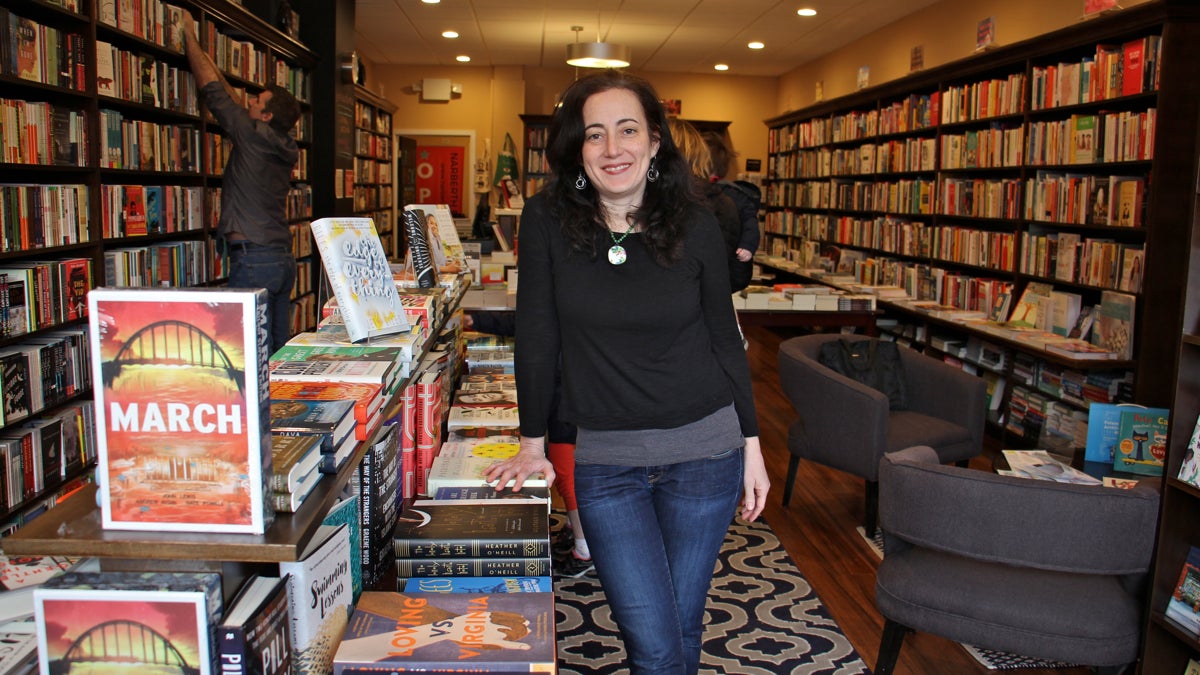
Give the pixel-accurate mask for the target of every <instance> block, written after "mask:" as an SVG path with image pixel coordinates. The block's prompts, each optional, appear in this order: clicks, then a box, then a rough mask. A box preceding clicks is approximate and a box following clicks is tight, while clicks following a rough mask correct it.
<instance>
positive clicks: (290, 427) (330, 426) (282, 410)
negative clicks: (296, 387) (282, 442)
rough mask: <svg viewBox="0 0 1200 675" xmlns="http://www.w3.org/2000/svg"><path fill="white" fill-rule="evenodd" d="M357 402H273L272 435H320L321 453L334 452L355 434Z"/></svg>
mask: <svg viewBox="0 0 1200 675" xmlns="http://www.w3.org/2000/svg"><path fill="white" fill-rule="evenodd" d="M353 409H354V401H350V400H342V399H336V400H313V399H285V398H276V399H271V433H273V434H276V435H285V436H299V435H312V434H316V435H318V436H320V437H321V452H333V451H334V450H335V449H336V448H337V446H338V444H339V443H341V441H342V440H343V439H345V438H346V436H348V435H349V434H350V433H351V432H353V431H354V415H353V413H352V411H353Z"/></svg>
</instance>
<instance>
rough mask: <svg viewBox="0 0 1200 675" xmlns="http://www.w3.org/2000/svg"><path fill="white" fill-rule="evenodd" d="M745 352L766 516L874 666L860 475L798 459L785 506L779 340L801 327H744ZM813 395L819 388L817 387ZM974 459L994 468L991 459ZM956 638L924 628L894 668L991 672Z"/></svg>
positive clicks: (922, 672) (878, 622)
mask: <svg viewBox="0 0 1200 675" xmlns="http://www.w3.org/2000/svg"><path fill="white" fill-rule="evenodd" d="M745 332H746V338H747V339H748V340H749V341H750V348H749V350H748V351H747V356H748V357H749V359H750V368H751V371H752V372H753V376H754V397H755V402H756V404H757V406H758V420H759V425H760V434H761V437H760V439H761V443H762V447H763V453H764V456H765V458H766V464H767V471H768V472H769V474H770V477H771V495H770V497H769V498H768V503H767V508H766V510H765V511H764V513H763V517H764V518H765V519H766V521H767V522H768V523H770V524H771V527H772V529H774V530H775V533H776V535H778V536H779V539H780V541H781V542H782V543H783V545H784V547H785V548H786V549H787V551H788V553H789V554H790V555H791V556H792V559H793V560H794V561H795V562H796V565H797V567H799V568H800V571H801V572H802V573H803V574H804V577H805V578H806V579H808V581H809V583H810V584H812V587H813V589H814V590H815V591H816V592H817V595H818V596H820V598H821V600H822V602H824V604H825V606H826V607H827V608H828V610H829V612H830V614H831V615H832V616H833V618H834V619H835V620H836V621H837V623H838V625H839V626H841V628H842V631H843V632H844V633H845V634H846V637H847V638H848V639H849V640H850V642H851V644H853V645H854V648H855V649H856V650H857V651H858V653H859V655H860V656H861V657H862V659H863V661H865V662H866V663H867V665H868V666H871V667H873V666H874V664H875V660H876V657H877V653H878V650H879V638H880V635H881V634H882V632H883V618H882V617H881V616H880V615H879V611H878V610H877V609H876V608H875V571H876V569H877V568H878V565H879V559H878V558H877V557H876V556H875V554H874V552H872V551H871V550H870V549H869V548H868V547H867V545H866V543H865V542H864V541H863V540H862V538H861V537H860V536H859V535H858V533H857V532H856V531H855V529H854V528H855V527H856V526H858V525H861V524H862V520H863V514H864V503H863V489H864V488H863V481H862V480H861V479H859V478H857V477H855V476H851V475H849V474H846V473H843V472H840V471H835V470H833V469H828V468H825V467H823V466H819V465H817V464H813V463H811V462H801V463H800V467H799V472H798V475H797V477H796V485H795V488H794V489H793V493H792V500H791V504H790V505H789V506H788V507H786V508H785V507H784V506H783V490H784V487H785V486H784V479H785V478H786V476H787V465H788V459H789V457H790V455H789V453H788V450H787V431H788V427H789V426H790V425H791V423H792V422H793V421H794V420H795V419H796V414H795V412H794V411H793V410H792V407H791V404H790V403H789V402H788V400H787V397H786V396H785V395H784V394H783V392H782V390H781V389H780V387H779V377H778V361H777V355H778V352H779V344H780V343H781V342H782V341H783V340H785V339H787V338H788V337H792V336H793V335H799V334H801V331H799V330H796V329H771V328H763V327H747V328H746V329H745ZM814 395H820V394H819V392H814ZM972 466H976V467H977V468H981V469H984V470H990V461H989V460H984V459H982V458H981V459H979V460H976V461H975V462H973V463H972ZM988 672H990V671H988V670H987V669H986V668H984V667H983V666H982V665H980V664H979V663H978V662H976V661H975V659H973V658H972V657H971V656H970V655H969V654H967V652H966V651H965V650H963V649H962V647H960V646H959V645H957V644H955V643H954V642H952V641H950V640H947V639H945V638H941V637H938V636H935V635H929V634H924V633H917V634H909V635H908V636H907V637H906V638H905V640H904V647H903V649H901V651H900V661H899V663H898V664H897V667H896V673H897V675H969V674H972V673H988ZM1020 672H1021V673H1022V674H1023V675H1087V674H1088V673H1089V672H1090V670H1089V669H1087V668H1071V669H1063V670H1049V669H1024V670H1021V671H1020Z"/></svg>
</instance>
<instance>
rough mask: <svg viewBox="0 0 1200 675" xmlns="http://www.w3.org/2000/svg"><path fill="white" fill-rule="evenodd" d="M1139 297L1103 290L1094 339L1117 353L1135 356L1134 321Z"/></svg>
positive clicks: (1127, 356) (1098, 343)
mask: <svg viewBox="0 0 1200 675" xmlns="http://www.w3.org/2000/svg"><path fill="white" fill-rule="evenodd" d="M1136 305H1137V298H1136V297H1134V296H1132V295H1128V294H1126V293H1119V292H1117V291H1102V292H1101V293H1100V306H1099V308H1098V309H1097V316H1096V324H1095V326H1094V327H1093V335H1092V341H1093V342H1095V343H1096V345H1098V346H1100V347H1103V348H1104V349H1107V350H1108V351H1111V352H1114V353H1116V354H1117V358H1120V359H1131V358H1133V321H1134V309H1135V306H1136Z"/></svg>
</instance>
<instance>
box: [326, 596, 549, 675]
mask: <svg viewBox="0 0 1200 675" xmlns="http://www.w3.org/2000/svg"><path fill="white" fill-rule="evenodd" d="M554 620H555V617H554V594H553V593H495V594H493V593H397V592H386V591H371V592H367V593H363V594H362V598H360V599H359V601H358V605H357V606H356V607H355V609H354V614H353V615H352V616H351V618H350V623H349V625H348V626H347V627H346V633H345V635H344V636H343V637H342V642H341V644H340V645H339V646H338V650H337V653H336V654H335V655H334V658H333V672H334V675H355V674H358V673H422V672H423V673H429V672H479V673H553V672H555V653H554Z"/></svg>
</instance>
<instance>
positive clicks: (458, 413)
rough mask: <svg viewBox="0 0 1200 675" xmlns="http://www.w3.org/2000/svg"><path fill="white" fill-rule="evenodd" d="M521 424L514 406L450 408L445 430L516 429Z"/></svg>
mask: <svg viewBox="0 0 1200 675" xmlns="http://www.w3.org/2000/svg"><path fill="white" fill-rule="evenodd" d="M520 423H521V420H520V417H519V416H518V414H517V408H516V407H515V406H472V407H469V408H467V407H463V406H457V405H456V406H450V415H449V416H448V417H447V418H446V428H447V429H451V430H454V429H461V428H464V427H516V426H519V425H520Z"/></svg>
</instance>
